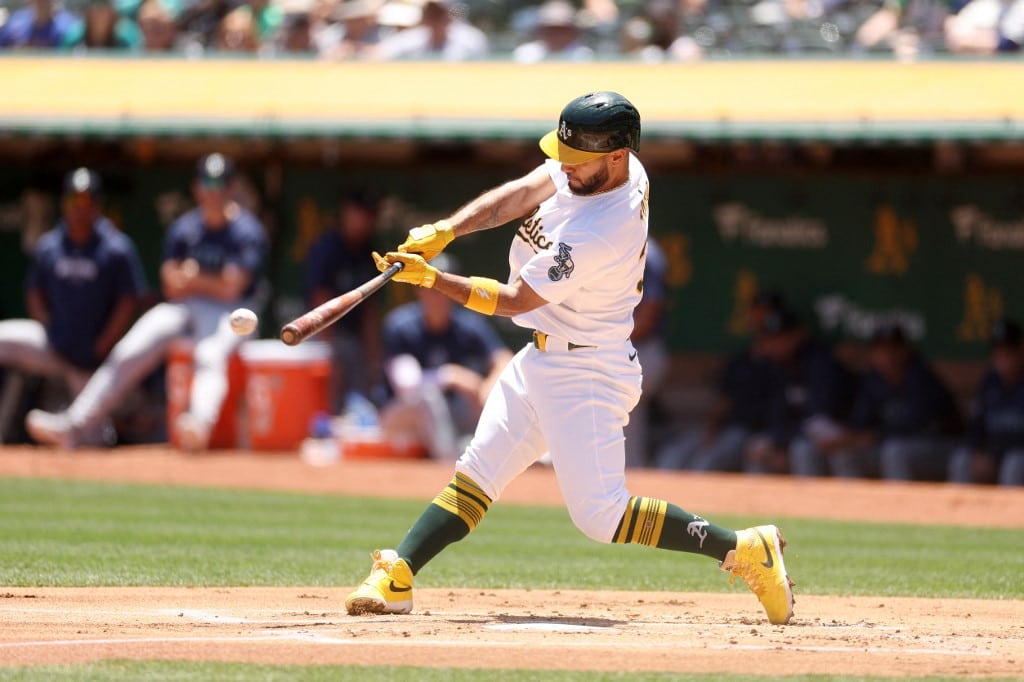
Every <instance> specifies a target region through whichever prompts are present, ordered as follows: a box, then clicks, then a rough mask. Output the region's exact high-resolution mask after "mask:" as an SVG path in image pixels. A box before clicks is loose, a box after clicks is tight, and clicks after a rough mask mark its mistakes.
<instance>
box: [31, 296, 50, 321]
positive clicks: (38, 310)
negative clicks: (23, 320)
mask: <svg viewBox="0 0 1024 682" xmlns="http://www.w3.org/2000/svg"><path fill="white" fill-rule="evenodd" d="M25 307H26V308H27V309H28V316H29V317H31V318H32V319H33V320H35V321H36V322H38V323H39V324H41V325H43V326H44V327H45V326H46V325H47V323H49V321H50V310H49V308H47V306H46V297H44V296H43V295H42V294H41V293H40V292H38V291H35V290H32V291H29V292H28V294H26V295H25Z"/></svg>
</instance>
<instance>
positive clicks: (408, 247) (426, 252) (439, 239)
mask: <svg viewBox="0 0 1024 682" xmlns="http://www.w3.org/2000/svg"><path fill="white" fill-rule="evenodd" d="M453 239H455V228H454V227H452V224H451V223H449V222H448V221H447V220H439V221H437V222H436V223H433V224H432V225H420V226H419V227H414V228H412V229H411V230H409V236H408V237H406V238H405V241H404V242H402V243H401V244H400V245H399V247H398V250H399V251H401V252H402V253H417V254H419V255H421V256H423V258H424V259H425V260H431V259H433V258H434V257H436V256H437V254H439V253H441V252H442V251H444V247H446V246H448V245H449V244H451V243H452V240H453Z"/></svg>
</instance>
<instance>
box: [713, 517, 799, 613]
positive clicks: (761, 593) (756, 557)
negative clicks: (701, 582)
mask: <svg viewBox="0 0 1024 682" xmlns="http://www.w3.org/2000/svg"><path fill="white" fill-rule="evenodd" d="M785 546H786V541H785V540H783V539H782V533H781V532H779V529H778V528H776V527H775V526H758V527H757V528H747V529H746V530H738V531H736V549H734V550H731V551H730V552H729V554H727V555H726V557H725V560H724V561H722V570H723V571H728V572H729V573H732V574H733V577H732V578H730V580H729V582H732V581H733V580H734V579H735V577H736V576H740V577H741V578H743V580H744V582H746V583H747V587H749V588H750V591H751V592H753V593H754V594H756V595H757V598H758V600H760V602H761V606H763V607H764V610H765V612H766V613H767V614H768V621H769V622H770V623H772V624H774V625H785V624H786V623H788V622H789V619H790V618H792V617H793V589H792V586H793V584H794V583H793V581H792V580H790V579H789V576H787V575H786V565H785V564H784V563H783V561H782V549H783V548H784V547H785Z"/></svg>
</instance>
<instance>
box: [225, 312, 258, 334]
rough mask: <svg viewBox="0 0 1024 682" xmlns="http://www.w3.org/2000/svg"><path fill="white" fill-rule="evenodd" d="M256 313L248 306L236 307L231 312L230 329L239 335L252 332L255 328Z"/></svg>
mask: <svg viewBox="0 0 1024 682" xmlns="http://www.w3.org/2000/svg"><path fill="white" fill-rule="evenodd" d="M256 322H257V320H256V313H254V312H253V311H251V310H249V309H248V308H237V309H235V311H234V312H232V313H231V331H233V332H235V333H236V334H238V335H239V336H246V335H248V334H252V333H253V332H254V331H255V330H256Z"/></svg>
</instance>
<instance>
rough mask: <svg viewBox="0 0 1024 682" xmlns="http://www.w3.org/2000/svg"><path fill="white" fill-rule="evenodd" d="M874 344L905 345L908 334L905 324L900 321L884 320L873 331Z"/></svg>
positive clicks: (872, 340)
mask: <svg viewBox="0 0 1024 682" xmlns="http://www.w3.org/2000/svg"><path fill="white" fill-rule="evenodd" d="M871 343H872V345H879V344H892V345H894V346H905V345H906V343H907V334H906V332H905V331H904V330H903V326H902V325H900V324H899V323H898V322H883V323H882V324H880V325H878V326H877V327H875V330H874V331H873V332H871Z"/></svg>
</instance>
